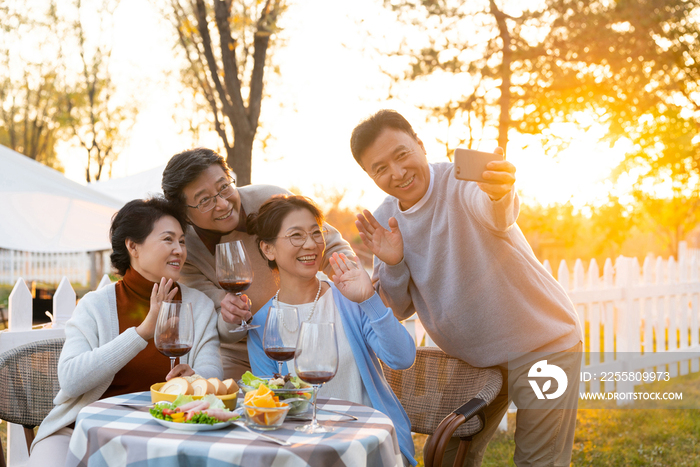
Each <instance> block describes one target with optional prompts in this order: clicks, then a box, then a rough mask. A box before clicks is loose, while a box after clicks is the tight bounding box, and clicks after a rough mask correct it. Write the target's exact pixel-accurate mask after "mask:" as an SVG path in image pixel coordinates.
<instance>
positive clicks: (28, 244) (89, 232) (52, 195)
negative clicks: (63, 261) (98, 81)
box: [0, 145, 124, 253]
mask: <svg viewBox="0 0 700 467" xmlns="http://www.w3.org/2000/svg"><path fill="white" fill-rule="evenodd" d="M123 204H124V203H122V202H120V201H119V200H117V199H114V198H112V197H109V196H107V195H104V194H102V193H98V192H95V191H94V190H92V189H90V188H88V187H85V186H82V185H80V184H79V183H76V182H74V181H72V180H69V179H67V178H66V177H65V176H64V175H63V174H62V173H60V172H58V171H56V170H53V169H51V168H49V167H46V166H45V165H43V164H40V163H38V162H36V161H34V160H32V159H30V158H28V157H25V156H23V155H21V154H19V153H17V152H15V151H13V150H11V149H9V148H6V147H5V146H1V145H0V248H6V249H9V250H23V251H34V252H46V253H50V252H80V251H100V250H109V249H111V245H110V241H109V226H110V223H111V219H112V215H113V214H114V213H115V212H116V211H117V210H118V209H119V208H120V207H121V206H122V205H123Z"/></svg>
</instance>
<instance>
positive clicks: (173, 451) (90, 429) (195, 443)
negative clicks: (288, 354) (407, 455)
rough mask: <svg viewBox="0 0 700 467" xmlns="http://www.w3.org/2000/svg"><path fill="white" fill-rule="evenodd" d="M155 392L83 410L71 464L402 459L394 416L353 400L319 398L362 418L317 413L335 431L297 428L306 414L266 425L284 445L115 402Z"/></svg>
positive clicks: (326, 463) (353, 465)
mask: <svg viewBox="0 0 700 467" xmlns="http://www.w3.org/2000/svg"><path fill="white" fill-rule="evenodd" d="M150 400H151V399H150V394H149V393H148V392H140V393H133V394H126V395H123V396H117V397H111V398H108V399H103V400H100V401H97V402H95V403H93V404H90V405H89V406H87V407H85V408H84V409H83V410H81V411H80V414H78V419H77V420H76V424H75V431H74V432H73V436H72V438H71V440H70V450H69V452H68V459H67V462H66V467H76V466H90V467H102V466H104V467H116V466H133V467H136V466H139V467H146V466H148V467H166V466H167V467H173V466H178V465H181V466H185V465H187V466H202V467H204V466H206V467H219V466H242V467H253V466H265V467H268V466H285V467H286V466H290V467H292V466H306V465H310V466H319V467H342V466H346V467H361V466H383V467H389V466H401V465H402V458H401V453H400V451H399V444H398V440H397V438H396V431H395V429H394V425H393V424H392V422H391V420H390V419H389V418H388V417H387V416H386V415H384V414H382V413H381V412H378V411H376V410H374V409H372V408H370V407H365V406H363V405H358V404H354V403H352V402H347V401H342V400H338V399H330V400H329V399H321V398H319V400H318V406H319V408H325V409H329V410H335V411H339V412H345V413H349V414H352V415H354V416H356V417H358V418H359V420H357V421H354V420H349V419H347V418H345V417H340V416H335V415H327V414H325V413H324V414H322V413H321V412H319V416H318V419H319V421H321V422H322V423H323V424H327V425H332V426H333V428H334V430H333V431H332V432H331V433H323V434H313V435H309V434H304V433H299V432H297V431H295V430H294V427H295V426H297V425H299V424H304V423H307V422H303V421H290V420H285V422H284V424H283V426H282V427H281V428H280V429H278V430H275V431H267V432H265V433H266V434H269V435H271V436H275V437H277V438H281V439H284V440H286V441H289V442H290V443H292V446H281V445H278V444H275V443H272V442H269V441H265V440H263V439H262V438H259V437H258V436H256V435H255V434H251V433H249V432H248V431H246V430H244V429H243V428H240V427H237V426H235V425H231V426H229V427H226V428H222V429H221V430H214V431H200V432H186V431H180V430H175V429H168V428H165V427H163V426H161V425H159V424H158V423H157V422H156V421H155V420H154V419H153V418H152V417H151V415H150V414H149V413H148V409H146V408H136V409H135V408H131V407H125V406H120V405H117V404H118V403H125V402H126V403H149V402H150ZM309 414H310V412H309Z"/></svg>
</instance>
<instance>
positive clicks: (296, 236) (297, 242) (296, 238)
mask: <svg viewBox="0 0 700 467" xmlns="http://www.w3.org/2000/svg"><path fill="white" fill-rule="evenodd" d="M327 233H328V230H326V229H323V230H314V231H313V232H294V233H293V234H291V235H285V236H284V237H276V238H287V239H289V242H290V243H291V244H292V246H302V245H304V243H306V239H307V238H309V236H311V239H312V240H313V241H314V242H316V243H318V244H319V245H320V244H322V243H323V242H325V241H326V240H325V237H326V234H327Z"/></svg>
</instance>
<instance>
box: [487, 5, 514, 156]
mask: <svg viewBox="0 0 700 467" xmlns="http://www.w3.org/2000/svg"><path fill="white" fill-rule="evenodd" d="M489 3H490V5H491V14H492V15H493V16H494V18H495V19H496V24H498V32H499V36H500V37H501V40H502V41H503V51H502V53H503V59H502V61H501V70H500V75H501V85H500V91H501V97H499V99H498V107H499V109H500V116H499V118H498V145H499V146H500V147H502V148H503V151H504V152H505V150H506V145H507V144H508V130H509V129H510V83H511V74H512V71H511V69H510V66H511V63H512V61H513V51H512V50H511V36H510V32H509V31H508V23H507V22H506V15H505V14H504V13H503V12H502V11H500V10H499V9H498V7H497V6H496V2H495V1H494V0H490V2H489Z"/></svg>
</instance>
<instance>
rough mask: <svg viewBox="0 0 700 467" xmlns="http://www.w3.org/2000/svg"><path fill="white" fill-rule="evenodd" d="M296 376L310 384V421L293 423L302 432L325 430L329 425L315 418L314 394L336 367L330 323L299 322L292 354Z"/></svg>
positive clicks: (330, 429) (333, 333) (333, 372)
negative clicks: (311, 410) (297, 424)
mask: <svg viewBox="0 0 700 467" xmlns="http://www.w3.org/2000/svg"><path fill="white" fill-rule="evenodd" d="M294 369H295V370H296V373H297V376H298V377H299V378H300V379H301V380H302V381H305V382H307V383H309V384H310V385H312V386H313V388H314V391H313V398H312V402H311V403H312V404H313V406H314V411H313V416H312V418H311V423H309V424H308V425H304V426H298V427H296V430H297V431H301V432H303V433H327V432H329V431H333V428H332V427H329V426H324V425H319V423H318V421H317V420H316V396H317V395H318V390H319V389H320V388H321V386H322V385H323V383H326V382H328V381H330V380H332V379H333V377H335V374H336V373H337V371H338V341H337V340H336V337H335V324H334V323H309V322H303V323H301V329H300V330H299V338H298V339H297V349H296V352H295V354H294Z"/></svg>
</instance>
